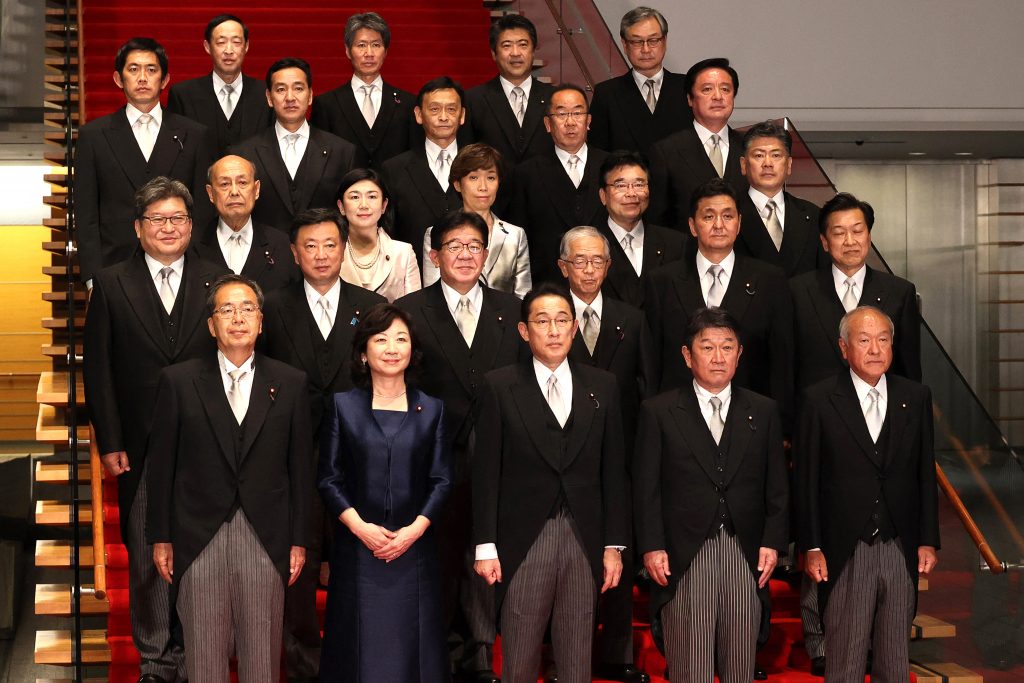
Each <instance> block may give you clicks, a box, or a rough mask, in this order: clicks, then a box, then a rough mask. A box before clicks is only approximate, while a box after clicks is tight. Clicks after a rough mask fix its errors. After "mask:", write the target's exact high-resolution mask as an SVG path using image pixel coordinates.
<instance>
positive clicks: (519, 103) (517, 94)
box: [512, 85, 526, 126]
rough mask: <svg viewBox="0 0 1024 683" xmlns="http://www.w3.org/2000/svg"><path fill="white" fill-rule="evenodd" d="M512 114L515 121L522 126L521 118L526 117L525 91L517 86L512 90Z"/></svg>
mask: <svg viewBox="0 0 1024 683" xmlns="http://www.w3.org/2000/svg"><path fill="white" fill-rule="evenodd" d="M512 113H514V114H515V115H516V121H518V122H519V125H520V126H522V125H523V117H524V116H526V91H525V90H523V89H522V88H520V87H519V86H518V85H517V86H516V87H514V88H512Z"/></svg>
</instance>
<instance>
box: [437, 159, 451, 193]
mask: <svg viewBox="0 0 1024 683" xmlns="http://www.w3.org/2000/svg"><path fill="white" fill-rule="evenodd" d="M434 175H435V176H437V182H438V183H440V184H441V189H443V190H444V191H445V192H447V191H448V152H447V151H446V150H443V149H442V150H441V153H440V154H438V155H437V167H436V168H435V170H434Z"/></svg>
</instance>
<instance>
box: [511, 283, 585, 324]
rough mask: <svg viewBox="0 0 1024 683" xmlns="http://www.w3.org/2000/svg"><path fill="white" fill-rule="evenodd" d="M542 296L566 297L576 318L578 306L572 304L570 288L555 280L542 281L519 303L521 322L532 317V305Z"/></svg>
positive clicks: (573, 317) (573, 316) (571, 312)
mask: <svg viewBox="0 0 1024 683" xmlns="http://www.w3.org/2000/svg"><path fill="white" fill-rule="evenodd" d="M542 296H560V297H562V298H563V299H565V302H566V303H567V304H569V313H570V315H572V319H573V320H575V319H576V307H575V306H573V304H572V295H570V294H569V290H568V288H566V287H565V285H561V284H558V283H555V282H542V283H540V284H539V285H537V286H536V287H534V288H533V289H531V290H530V291H529V292H527V293H526V296H524V297H523V302H522V303H521V304H520V305H519V321H520V322H522V323H526V322H527V321H528V320H529V319H530V306H532V305H533V302H534V301H536V300H537V299H539V298H540V297H542Z"/></svg>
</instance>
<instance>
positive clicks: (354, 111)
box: [334, 83, 387, 149]
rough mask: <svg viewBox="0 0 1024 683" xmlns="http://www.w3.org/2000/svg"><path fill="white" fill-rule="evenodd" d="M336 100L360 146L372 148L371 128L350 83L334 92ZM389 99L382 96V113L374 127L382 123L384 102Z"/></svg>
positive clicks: (375, 121)
mask: <svg viewBox="0 0 1024 683" xmlns="http://www.w3.org/2000/svg"><path fill="white" fill-rule="evenodd" d="M334 99H335V100H336V101H337V103H338V109H339V110H341V115H342V116H344V117H345V120H346V121H348V125H349V128H351V129H352V131H353V132H354V133H355V134H356V137H357V138H358V139H359V145H360V146H361V147H364V148H367V149H368V148H369V146H370V127H369V126H367V125H366V119H364V118H363V112H362V109H361V108H360V105H359V103H357V102H356V95H355V93H354V92H352V86H351V85H350V84H349V83H345V84H343V85H342V86H341V87H340V88H338V89H337V90H336V91H335V92H334ZM386 99H387V98H386V97H385V96H383V95H382V96H381V107H380V113H379V114H378V115H377V118H376V120H374V122H373V125H374V127H375V128H376V127H377V124H378V123H380V120H381V117H382V116H383V115H384V101H385V100H386Z"/></svg>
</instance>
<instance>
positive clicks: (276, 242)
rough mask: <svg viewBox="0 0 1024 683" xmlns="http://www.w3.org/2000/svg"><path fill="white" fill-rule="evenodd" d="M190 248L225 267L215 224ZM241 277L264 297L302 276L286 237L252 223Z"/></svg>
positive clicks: (276, 231)
mask: <svg viewBox="0 0 1024 683" xmlns="http://www.w3.org/2000/svg"><path fill="white" fill-rule="evenodd" d="M243 92H244V91H243ZM193 246H194V247H195V250H196V252H197V253H198V254H199V255H200V256H201V257H202V258H204V259H206V260H207V261H211V262H213V263H216V264H218V265H221V266H223V267H224V268H227V267H228V264H227V261H226V260H225V258H224V252H223V251H222V250H221V248H220V243H219V242H218V241H217V224H216V222H215V223H214V224H213V226H212V227H211V228H208V229H207V231H206V234H205V235H204V236H203V241H201V242H193ZM242 275H244V276H246V277H248V278H252V279H253V280H255V281H256V284H258V285H259V286H260V287H261V288H262V289H263V293H264V294H269V293H270V292H272V291H274V290H275V289H280V288H282V287H284V286H285V285H287V284H288V283H289V282H295V281H296V280H301V279H302V273H301V272H300V271H299V267H298V266H296V265H295V258H294V257H293V256H292V250H291V243H290V242H289V241H288V236H287V235H285V234H284V233H283V232H281V231H280V230H274V229H273V228H269V227H267V226H266V225H260V224H259V223H253V224H252V244H251V245H249V256H248V258H246V259H245V265H243V266H242Z"/></svg>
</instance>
